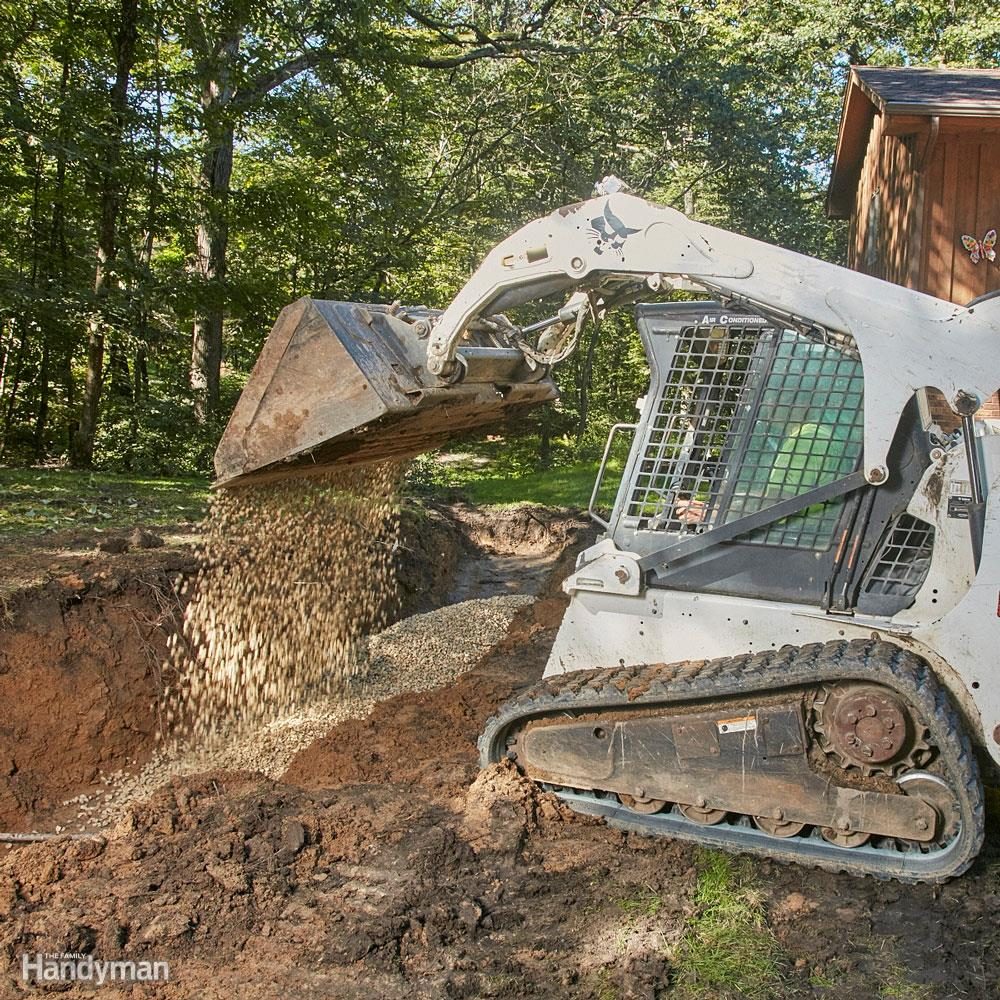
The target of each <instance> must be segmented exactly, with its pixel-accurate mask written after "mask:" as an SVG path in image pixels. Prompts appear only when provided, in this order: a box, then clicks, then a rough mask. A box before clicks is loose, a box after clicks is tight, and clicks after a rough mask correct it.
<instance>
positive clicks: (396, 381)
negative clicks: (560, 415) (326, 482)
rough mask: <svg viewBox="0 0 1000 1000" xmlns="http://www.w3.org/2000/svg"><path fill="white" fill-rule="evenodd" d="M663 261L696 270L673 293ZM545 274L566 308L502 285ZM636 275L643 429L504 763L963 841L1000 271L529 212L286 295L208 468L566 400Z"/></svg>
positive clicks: (979, 677)
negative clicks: (428, 305)
mask: <svg viewBox="0 0 1000 1000" xmlns="http://www.w3.org/2000/svg"><path fill="white" fill-rule="evenodd" d="M613 187H614V185H612V188H613ZM674 288H680V289H684V290H687V291H698V292H700V293H701V294H702V295H703V296H704V297H705V298H704V299H703V300H695V301H687V302H683V303H676V302H663V301H657V300H658V299H662V298H663V297H664V293H665V292H667V291H669V290H671V289H674ZM553 297H556V298H557V300H558V301H559V302H561V303H562V305H561V307H560V308H559V309H558V311H557V312H555V313H554V315H552V317H551V318H550V319H547V320H543V321H541V322H536V323H531V324H527V325H522V326H517V325H515V324H514V323H512V322H511V321H510V320H509V319H508V318H507V317H506V315H505V314H507V313H508V312H509V311H510V310H512V309H514V308H515V307H518V306H523V305H524V304H526V303H531V302H536V301H540V300H543V299H550V298H553ZM625 303H628V304H633V303H635V304H637V310H636V311H637V318H638V325H639V331H640V333H641V336H642V339H643V343H644V345H645V349H646V354H647V357H648V360H649V366H650V385H649V391H648V393H647V395H646V396H645V397H644V399H643V400H641V401H640V403H641V412H640V416H639V418H638V420H637V422H636V423H635V424H634V425H627V426H625V425H620V426H618V427H616V428H615V429H614V430H613V431H612V436H613V437H614V436H615V435H619V434H630V435H631V436H632V440H631V446H630V452H629V457H628V459H627V462H626V465H625V469H624V474H623V475H622V478H621V483H620V486H619V487H618V490H617V498H616V500H615V501H614V504H613V506H611V508H610V510H602V509H597V507H596V504H595V502H592V505H591V507H592V509H591V513H592V515H593V516H594V518H595V519H596V520H597V521H598V522H599V523H600V525H601V526H602V528H603V529H604V534H603V536H602V538H601V540H600V541H599V542H598V543H597V544H596V545H594V546H593V547H592V548H590V549H589V550H587V551H585V552H583V553H582V555H581V556H580V558H579V562H578V564H577V567H576V571H575V572H574V573H573V574H572V575H571V576H570V577H569V579H568V580H567V581H566V583H565V589H566V590H567V591H568V592H569V594H570V595H571V602H570V605H569V608H568V610H567V612H566V615H565V618H564V620H563V623H562V626H561V628H560V630H559V634H558V637H557V639H556V642H555V645H554V648H553V649H552V653H551V657H550V659H549V662H548V665H547V667H546V670H545V675H544V678H543V680H542V681H541V683H540V684H539V685H538V686H537V687H535V688H533V689H531V690H529V691H527V692H525V693H523V694H522V695H520V696H519V697H517V698H516V699H514V700H513V701H511V702H510V703H508V704H507V705H505V706H504V707H503V708H502V709H501V710H500V711H499V712H498V714H497V715H496V716H495V717H494V718H493V719H492V720H490V722H489V723H488V725H487V727H486V730H485V732H484V733H483V735H482V737H481V740H480V752H481V758H482V763H483V765H484V766H487V765H489V764H490V763H492V762H495V761H497V760H500V759H501V758H504V757H508V758H511V759H513V760H514V761H515V762H516V764H517V766H518V767H519V768H521V769H522V771H523V772H524V773H525V774H526V775H528V776H529V777H530V778H532V779H533V780H534V781H536V782H538V783H539V784H541V785H542V786H543V787H545V788H547V789H550V790H553V791H555V792H556V793H557V794H558V795H560V796H561V797H562V798H563V799H565V800H566V801H567V802H568V803H569V804H570V805H571V806H572V807H573V808H574V809H576V810H578V811H580V812H583V813H588V814H591V815H596V816H603V817H605V818H606V819H607V821H608V822H609V823H612V824H614V825H617V826H621V827H624V828H626V829H629V830H634V831H640V832H644V833H649V834H662V835H666V836H670V837H680V838H687V839H691V840H696V841H698V842H700V843H704V844H708V845H712V846H715V847H720V848H726V849H729V850H734V851H746V852H750V853H755V854H761V855H766V856H771V857H776V858H780V859H788V860H794V861H800V862H803V863H806V864H813V865H817V866H820V867H824V868H829V869H834V870H843V871H848V872H853V873H857V874H872V875H876V876H881V877H895V878H898V879H902V880H905V881H937V880H941V879H944V878H948V877H950V876H954V875H957V874H959V873H961V872H962V871H964V870H965V869H966V868H967V867H968V866H969V865H970V864H971V863H972V860H973V859H974V858H975V856H976V854H977V852H978V851H979V849H980V847H981V844H982V841H983V835H984V823H985V818H984V798H983V784H982V778H981V771H980V767H981V764H985V765H986V766H987V767H995V766H996V765H998V764H1000V653H998V650H1000V434H997V433H995V428H993V427H992V426H990V424H989V422H988V421H982V420H977V418H976V416H975V414H976V412H977V410H978V409H979V408H980V406H981V404H982V402H983V400H985V399H986V398H987V397H988V396H989V395H990V394H992V393H994V392H995V391H996V390H997V389H998V387H1000V298H995V299H990V300H988V301H984V302H980V303H973V304H971V305H969V306H968V307H962V306H956V305H954V304H952V303H948V302H944V301H941V300H939V299H936V298H933V297H930V296H927V295H924V294H920V293H918V292H914V291H911V290H909V289H906V288H902V287H900V286H897V285H893V284H889V283H887V282H884V281H881V280H878V279H876V278H872V277H868V276H866V275H863V274H859V273H857V272H854V271H850V270H847V269H845V268H842V267H837V266H835V265H833V264H828V263H824V262H822V261H819V260H814V259H811V258H809V257H805V256H802V255H800V254H797V253H793V252H791V251H789V250H784V249H780V248H778V247H773V246H769V245H767V244H765V243H761V242H758V241H756V240H752V239H748V238H747V237H744V236H738V235H735V234H733V233H729V232H725V231H723V230H720V229H716V228H713V227H711V226H707V225H702V224H699V223H696V222H692V221H690V220H689V219H687V218H685V217H684V216H683V215H681V214H680V213H678V212H676V211H673V210H671V209H668V208H664V207H660V206H657V205H654V204H651V203H649V202H647V201H644V200H642V199H640V198H637V197H634V196H632V195H630V194H627V193H624V192H621V191H615V192H614V193H611V194H605V195H602V196H601V197H598V198H595V199H593V200H591V201H587V202H583V203H580V204H576V205H569V206H567V207H565V208H561V209H559V210H558V211H556V212H553V213H552V214H551V215H549V216H547V217H545V218H542V219H538V220H536V221H534V222H531V223H529V224H528V225H526V226H524V227H523V228H522V229H521V230H519V231H518V232H516V233H515V234H514V235H512V236H511V237H509V238H508V239H506V240H505V241H504V242H503V243H501V244H500V245H499V246H498V247H496V249H494V250H493V251H492V252H491V253H490V254H489V255H488V256H487V258H486V259H485V261H484V262H483V264H482V266H481V267H480V268H479V270H478V271H477V272H476V273H475V274H474V275H473V277H472V278H471V280H470V281H469V282H468V284H467V285H466V286H465V287H464V288H463V289H462V291H461V292H460V293H459V294H458V295H457V296H456V298H455V299H454V301H453V302H452V303H451V305H450V306H449V307H448V308H447V309H446V310H445V311H444V312H443V313H434V312H432V311H429V310H425V309H406V308H402V309H401V308H398V307H386V306H366V305H359V304H352V303H333V302H322V301H313V300H308V299H306V300H300V301H299V302H297V303H295V304H294V305H292V306H290V307H288V309H286V310H285V311H284V312H283V313H282V315H281V317H280V318H279V320H278V323H277V324H276V326H275V329H274V331H273V332H272V334H271V336H270V338H269V340H268V341H267V344H266V345H265V347H264V350H263V352H262V355H261V358H260V360H259V361H258V364H257V367H256V368H255V370H254V373H253V375H252V376H251V379H250V381H249V383H248V385H247V388H246V391H245V392H244V394H243V397H242V398H241V399H240V401H239V403H238V405H237V407H236V410H235V412H234V414H233V417H232V420H231V422H230V424H229V427H228V428H227V430H226V433H225V436H224V437H223V439H222V442H221V443H220V445H219V450H218V453H217V455H216V470H217V473H218V477H219V483H220V485H223V486H228V487H238V486H239V484H240V483H243V482H255V481H260V480H261V479H264V478H267V477H273V476H287V475H297V474H303V473H305V474H309V473H314V472H317V471H322V470H324V469H327V468H330V467H331V466H335V465H338V464H342V463H351V462H354V463H357V462H370V461H375V460H381V459H385V458H388V457H394V456H395V457H401V456H406V455H413V454H417V453H419V452H421V451H424V450H426V449H428V448H430V447H433V446H435V445H437V444H440V443H442V442H443V441H444V440H446V439H447V438H448V437H450V436H452V435H454V434H455V433H457V432H460V431H464V430H467V429H468V428H469V427H472V426H476V425H481V424H485V423H487V422H489V421H493V420H496V419H497V418H498V417H499V416H502V415H505V414H507V413H509V412H511V410H513V409H518V408H524V407H527V406H532V405H535V404H537V403H540V402H544V401H546V400H550V399H552V398H554V397H555V395H556V392H555V388H554V384H553V382H552V380H551V378H550V374H549V370H550V367H551V365H552V364H554V363H555V362H557V361H558V360H560V359H561V358H563V357H565V356H566V355H568V354H569V353H570V352H571V351H572V349H573V348H574V346H575V344H576V339H577V337H578V335H579V332H580V328H581V326H582V325H583V323H584V322H585V320H587V319H588V318H590V317H591V316H595V315H597V316H599V315H601V314H603V313H604V312H606V311H607V310H610V309H612V308H614V307H616V306H619V305H622V304H625ZM942 396H943V398H944V400H945V401H946V402H947V404H948V407H950V410H951V412H953V414H954V415H955V417H954V426H953V428H952V430H951V431H950V432H949V431H947V430H946V429H945V428H943V427H942V426H940V425H939V424H938V423H935V419H934V416H933V413H934V412H937V411H935V410H934V408H933V407H932V406H931V405H929V402H928V400H929V399H931V398H936V399H938V400H940V399H941V397H942ZM954 428H957V430H956V429H954ZM610 443H611V442H610V441H609V447H610ZM601 475H602V477H603V476H604V475H605V470H604V469H603V468H602V471H601ZM598 485H600V480H599V484H598ZM597 495H598V489H597V487H595V491H594V497H595V498H596V497H597Z"/></svg>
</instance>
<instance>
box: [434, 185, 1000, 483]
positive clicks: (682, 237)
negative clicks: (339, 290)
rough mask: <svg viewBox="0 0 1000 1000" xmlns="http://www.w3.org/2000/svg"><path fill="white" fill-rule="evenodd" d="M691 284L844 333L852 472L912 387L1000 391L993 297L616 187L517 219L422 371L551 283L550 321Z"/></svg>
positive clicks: (448, 315)
mask: <svg viewBox="0 0 1000 1000" xmlns="http://www.w3.org/2000/svg"><path fill="white" fill-rule="evenodd" d="M678 285H682V286H685V287H692V286H694V287H697V288H701V289H704V290H705V291H707V292H710V293H712V294H714V295H717V296H720V297H721V298H722V299H723V300H725V301H729V302H733V303H737V304H739V305H741V306H744V307H747V308H749V309H751V310H754V311H759V312H761V313H763V314H764V315H765V316H767V317H768V318H770V319H772V320H773V321H775V322H779V323H784V324H787V325H789V326H790V327H792V328H798V329H812V330H817V329H818V330H821V331H826V332H828V333H831V334H848V335H850V336H851V337H853V339H854V341H855V343H856V344H857V347H858V350H859V352H860V354H861V360H862V364H863V366H864V371H865V380H866V382H867V383H868V384H870V385H876V386H878V392H877V393H875V392H872V393H868V394H866V398H865V413H864V471H865V477H866V479H867V481H868V482H869V483H871V484H873V485H878V484H880V483H883V482H884V481H885V480H886V478H887V476H888V468H887V465H886V456H887V454H888V451H889V448H890V445H891V443H892V438H893V435H894V433H895V430H896V426H897V423H898V419H899V415H900V413H901V412H902V410H903V408H904V406H905V405H906V403H907V402H908V401H909V400H910V398H911V397H912V396H913V394H914V392H916V391H917V390H919V389H923V388H925V387H929V386H931V387H935V388H937V389H939V390H940V391H941V392H942V393H943V394H944V396H945V398H946V399H947V400H948V403H949V405H950V406H951V407H952V409H953V410H954V411H955V412H956V413H959V414H961V415H964V416H969V415H971V414H972V413H973V412H975V410H976V409H977V408H978V407H979V406H980V405H981V403H982V401H983V400H984V399H985V398H987V397H988V396H989V395H990V394H991V393H993V392H995V391H996V390H997V388H998V386H1000V352H997V350H996V346H997V344H998V343H1000V299H993V300H990V301H988V302H985V303H981V304H979V305H976V306H972V307H968V308H966V307H962V306H956V305H953V304H951V303H948V302H945V301H942V300H941V299H937V298H934V297H933V296H929V295H924V294H922V293H920V292H915V291H913V290H911V289H908V288H903V287H902V286H899V285H895V284H891V283H890V282H887V281H882V280H881V279H878V278H873V277H870V276H868V275H865V274H861V273H859V272H856V271H851V270H848V269H847V268H844V267H840V266H838V265H836V264H830V263H827V262H825V261H820V260H816V259H814V258H811V257H807V256H805V255H802V254H798V253H795V252H794V251H791V250H786V249H782V248H780V247H775V246H771V245H770V244H767V243H763V242H761V241H759V240H754V239H751V238H749V237H746V236H740V235H738V234H735V233H730V232H727V231H725V230H722V229H718V228H715V227H713V226H709V225H705V224H703V223H698V222H693V221H692V220H690V219H688V218H686V217H685V216H684V215H683V214H681V213H680V212H677V211H675V210H674V209H670V208H666V207H663V206H659V205H655V204H652V203H650V202H648V201H645V200H643V199H641V198H637V197H635V196H633V195H629V194H624V193H616V194H612V195H608V196H604V197H600V198H594V199H591V200H590V201H585V202H580V203H578V204H576V205H570V206H567V207H564V208H560V209H558V210H557V211H555V212H553V213H552V214H551V215H549V216H547V217H545V218H541V219H537V220H535V221H534V222H530V223H528V224H527V225H526V226H524V227H523V228H521V229H520V230H518V231H517V232H516V233H514V234H513V235H512V236H510V237H508V238H507V239H506V240H504V241H503V242H502V243H501V244H499V245H498V246H497V247H496V248H495V249H493V250H492V251H491V252H490V254H489V255H488V256H487V257H486V259H485V260H484V261H483V263H482V265H481V266H480V267H479V269H478V270H477V271H476V273H475V274H474V275H473V276H472V278H471V279H470V280H469V281H468V283H467V284H466V285H465V287H464V288H463V289H462V290H461V291H460V292H459V294H458V295H457V296H456V297H455V299H454V300H453V301H452V303H451V304H450V305H449V306H448V308H447V309H446V310H445V312H444V313H443V314H442V315H441V316H440V317H439V318H438V319H437V320H436V321H435V322H434V325H433V328H432V330H431V334H430V337H429V340H428V343H427V368H428V370H429V371H430V372H432V373H434V374H437V375H439V376H441V377H443V378H446V379H448V378H457V379H460V378H461V373H460V372H459V371H458V362H457V352H458V349H459V345H460V344H461V341H462V337H463V336H464V334H465V331H466V330H467V329H468V328H469V325H470V323H472V322H473V321H474V320H476V319H477V318H479V317H483V316H488V315H490V314H496V313H502V312H504V311H505V310H508V309H511V308H513V307H515V306H518V305H521V304H523V303H526V302H529V301H532V300H535V299H538V298H541V297H547V296H551V295H554V294H558V293H560V292H570V293H573V295H574V298H571V299H570V302H569V303H567V308H564V309H563V310H561V312H560V315H559V316H558V317H553V321H554V320H555V319H557V318H558V319H559V320H560V321H562V322H565V321H566V320H567V319H568V315H575V314H576V312H577V311H578V310H580V309H583V308H584V307H585V306H584V302H585V300H584V299H583V297H582V296H581V295H580V294H579V293H580V292H581V291H585V292H588V293H589V294H590V296H591V297H592V298H593V299H596V300H597V301H598V302H599V303H600V302H603V303H604V304H605V305H607V304H608V300H609V299H611V298H616V299H621V298H626V297H630V296H631V297H634V298H641V297H642V293H643V286H648V289H651V290H653V291H658V290H660V289H669V288H671V287H674V286H678Z"/></svg>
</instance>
